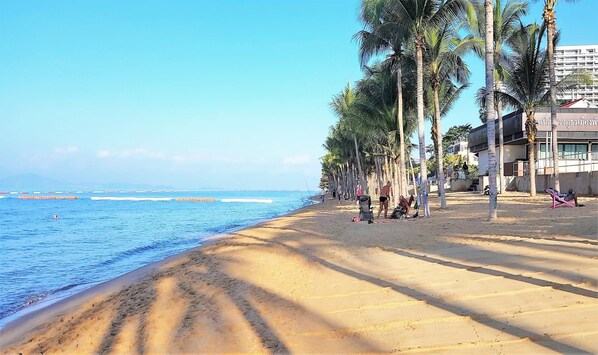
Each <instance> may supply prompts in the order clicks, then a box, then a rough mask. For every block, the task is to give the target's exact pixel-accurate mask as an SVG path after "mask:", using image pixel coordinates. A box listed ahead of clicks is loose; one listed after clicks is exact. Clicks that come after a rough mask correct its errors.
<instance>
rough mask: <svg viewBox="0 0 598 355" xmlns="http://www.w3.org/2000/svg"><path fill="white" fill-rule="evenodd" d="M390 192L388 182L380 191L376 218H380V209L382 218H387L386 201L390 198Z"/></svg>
mask: <svg viewBox="0 0 598 355" xmlns="http://www.w3.org/2000/svg"><path fill="white" fill-rule="evenodd" d="M390 195H391V190H390V181H387V182H386V185H384V187H382V190H380V209H378V217H376V218H380V213H382V209H384V218H388V216H387V215H388V199H389V198H390Z"/></svg>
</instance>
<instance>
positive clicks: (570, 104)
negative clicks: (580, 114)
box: [561, 97, 588, 108]
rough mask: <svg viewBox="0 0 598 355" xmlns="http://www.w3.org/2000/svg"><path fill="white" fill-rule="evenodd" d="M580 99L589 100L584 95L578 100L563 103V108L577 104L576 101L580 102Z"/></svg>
mask: <svg viewBox="0 0 598 355" xmlns="http://www.w3.org/2000/svg"><path fill="white" fill-rule="evenodd" d="M580 101H588V100H586V99H585V98H583V97H582V98H581V99H577V100H575V101H571V102H569V103H566V104H563V105H561V108H569V107H571V106H573V105H575V104H576V103H578V102H580Z"/></svg>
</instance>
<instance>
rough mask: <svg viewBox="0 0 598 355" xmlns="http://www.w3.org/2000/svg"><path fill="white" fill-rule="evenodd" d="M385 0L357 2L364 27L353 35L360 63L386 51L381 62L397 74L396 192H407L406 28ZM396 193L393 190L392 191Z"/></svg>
mask: <svg viewBox="0 0 598 355" xmlns="http://www.w3.org/2000/svg"><path fill="white" fill-rule="evenodd" d="M387 2H388V1H387V0H364V1H363V2H362V6H361V15H360V17H361V20H362V22H363V23H364V25H365V29H364V30H361V31H359V32H358V33H356V34H355V35H354V36H353V38H354V39H356V40H357V41H358V42H359V44H360V47H359V60H360V63H361V65H362V66H365V65H367V63H368V61H369V60H370V59H371V58H372V57H373V56H375V55H379V54H382V53H388V54H387V56H386V59H385V60H384V62H383V65H385V66H389V67H391V68H393V69H394V70H395V72H396V77H397V84H396V87H397V100H396V105H397V110H396V116H397V127H398V133H399V163H400V164H398V168H399V173H398V175H399V179H398V181H397V183H398V192H399V195H406V194H407V179H406V166H405V163H406V160H405V134H404V123H403V71H402V65H403V64H402V62H403V47H404V45H405V43H406V41H407V39H408V38H407V34H408V33H407V31H405V29H404V28H402V26H400V23H399V22H398V20H399V18H398V17H397V16H396V15H395V14H393V13H392V11H389V10H390V8H389V7H388V6H387ZM395 195H396V194H395Z"/></svg>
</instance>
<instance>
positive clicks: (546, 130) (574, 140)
mask: <svg viewBox="0 0 598 355" xmlns="http://www.w3.org/2000/svg"><path fill="white" fill-rule="evenodd" d="M587 106H591V107H589V108H588V107H587ZM592 106H593V105H591V104H590V103H589V102H588V101H587V100H577V101H576V102H572V103H569V104H566V105H563V106H561V107H560V108H558V109H557V121H558V132H557V134H558V155H559V174H560V177H561V178H563V177H564V176H563V174H567V173H571V174H573V176H574V177H575V178H578V177H579V176H580V175H579V174H580V173H584V174H590V178H591V179H592V181H593V182H592V183H593V184H598V174H593V172H596V171H598V108H596V107H595V106H593V107H592ZM526 119H527V117H526V115H525V113H523V112H521V110H519V111H515V112H511V113H510V114H508V115H506V116H504V117H503V138H504V175H505V177H506V179H505V186H506V187H507V188H514V189H517V190H519V191H524V190H525V189H526V188H527V189H529V185H528V186H527V187H525V186H523V185H521V184H520V182H521V179H519V177H521V178H525V177H527V178H529V154H528V142H527V135H526V133H525V121H526ZM535 119H536V121H537V129H538V131H537V133H536V144H535V156H536V169H537V170H536V175H537V176H542V175H544V178H542V179H537V180H536V183H537V189H538V190H539V191H543V188H546V187H548V186H550V184H551V177H552V139H551V134H552V132H551V125H550V108H548V107H542V108H539V109H538V110H537V111H536V114H535ZM486 131H487V129H486V125H485V124H484V125H482V126H479V127H476V128H474V129H472V130H471V132H470V133H469V149H470V151H471V153H474V154H476V155H477V156H478V158H479V159H478V162H479V165H478V173H479V175H480V176H484V175H486V174H487V172H488V139H487V132H486ZM495 131H496V133H497V134H496V142H495V147H496V154H497V156H496V160H497V164H498V121H495ZM485 178H487V176H486V177H485ZM515 178H517V179H515ZM516 180H517V181H516ZM594 180H596V181H594ZM542 184H544V185H542ZM567 184H568V185H564V186H569V185H570V184H572V182H567ZM480 185H481V186H484V185H483V183H480ZM562 186H563V185H562ZM584 186H585V185H584ZM578 188H579V189H580V191H581V190H583V191H584V193H597V192H598V186H595V187H594V189H593V190H592V189H590V190H588V189H586V188H583V187H581V186H579V187H578ZM528 191H529V190H528ZM588 191H589V192H588Z"/></svg>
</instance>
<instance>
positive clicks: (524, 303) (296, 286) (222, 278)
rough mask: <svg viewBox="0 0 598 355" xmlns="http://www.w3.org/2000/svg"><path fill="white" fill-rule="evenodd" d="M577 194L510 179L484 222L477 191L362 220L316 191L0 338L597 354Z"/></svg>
mask: <svg viewBox="0 0 598 355" xmlns="http://www.w3.org/2000/svg"><path fill="white" fill-rule="evenodd" d="M580 200H581V201H580V202H581V203H585V204H586V206H585V207H582V208H569V207H563V208H557V209H551V208H548V206H549V205H550V200H549V198H548V197H547V196H546V195H540V196H538V197H537V198H530V197H527V196H526V194H523V193H507V194H505V195H502V196H500V197H499V209H498V214H499V219H498V220H497V221H493V222H488V221H487V215H488V200H487V198H485V197H484V196H482V195H479V194H473V193H449V195H448V206H449V207H448V209H446V210H444V211H441V210H439V209H438V203H439V201H438V199H437V198H433V199H432V200H431V211H432V218H429V219H417V220H408V221H392V222H390V221H389V222H387V223H376V224H367V223H352V222H350V219H351V217H353V216H356V215H357V208H356V206H355V205H353V204H350V203H349V202H343V203H342V204H339V203H338V202H337V201H335V200H331V199H328V200H326V202H325V203H323V204H320V205H315V206H311V207H308V208H305V209H303V210H300V211H298V212H297V213H294V214H292V215H289V216H285V217H282V218H278V219H276V220H273V221H270V222H267V223H264V224H262V225H259V226H257V227H254V228H249V229H246V230H242V231H239V232H236V233H232V234H230V235H228V236H226V237H225V238H221V239H219V240H217V241H216V242H214V243H212V244H210V245H207V246H205V247H203V248H201V249H198V250H194V251H192V252H189V253H186V254H184V255H181V256H178V257H176V258H171V259H170V260H168V261H167V262H164V263H162V264H158V265H154V266H153V267H152V268H150V269H145V272H144V273H142V274H145V276H142V277H139V275H136V276H135V277H134V278H131V277H129V278H128V279H125V281H122V280H121V283H124V284H125V286H122V287H121V285H120V284H118V283H113V284H111V287H104V288H99V289H96V290H92V292H88V293H87V294H85V295H84V296H79V297H76V298H75V299H74V300H71V301H70V303H66V304H63V305H62V306H55V307H53V308H52V309H51V310H46V311H44V312H41V313H40V314H37V315H35V316H33V317H30V318H29V319H27V320H25V321H22V322H20V323H18V324H16V325H13V326H11V327H7V328H6V329H5V330H4V331H3V334H2V336H1V338H3V339H4V340H3V342H4V344H3V345H1V346H0V348H1V349H2V350H1V351H0V352H1V353H3V354H4V353H7V354H13V353H18V352H22V353H24V354H27V353H39V352H43V353H62V352H64V353H77V354H85V353H97V352H101V353H147V354H164V353H223V352H250V353H271V352H276V353H287V352H296V353H354V352H394V351H401V352H424V353H428V352H440V353H443V352H446V353H459V354H463V353H471V354H480V353H482V354H487V353H553V352H559V353H598V342H597V341H596V339H598V299H597V297H596V296H597V293H596V292H597V282H596V275H598V248H597V245H598V241H597V236H598V199H596V198H581V199H580ZM127 280H128V281H127ZM133 281H134V282H133ZM127 282H128V284H127ZM115 290H116V292H112V291H115ZM34 326H35V329H33V330H31V328H32V327H34ZM9 342H10V344H8V345H7V343H9Z"/></svg>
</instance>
